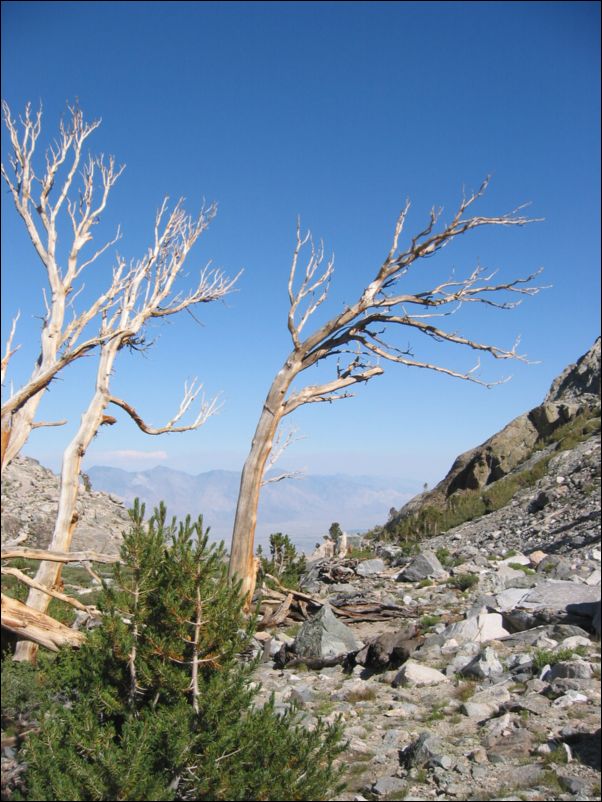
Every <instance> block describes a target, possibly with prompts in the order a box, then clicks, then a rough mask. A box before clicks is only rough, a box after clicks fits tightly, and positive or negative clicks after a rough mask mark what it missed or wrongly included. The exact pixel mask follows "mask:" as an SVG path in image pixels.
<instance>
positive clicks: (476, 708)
mask: <svg viewBox="0 0 602 802" xmlns="http://www.w3.org/2000/svg"><path fill="white" fill-rule="evenodd" d="M461 709H462V712H463V713H464V715H465V716H468V718H473V719H475V720H476V721H478V722H482V721H487V720H488V719H490V718H492V716H495V714H496V713H497V712H498V711H499V709H500V708H499V706H498V705H496V704H493V703H492V704H485V703H484V702H481V703H479V702H464V704H463V705H462V708H461Z"/></svg>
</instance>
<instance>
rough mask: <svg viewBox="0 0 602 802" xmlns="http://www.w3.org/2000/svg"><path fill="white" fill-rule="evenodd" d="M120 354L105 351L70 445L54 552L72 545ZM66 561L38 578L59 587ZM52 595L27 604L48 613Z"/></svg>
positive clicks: (31, 646) (28, 652)
mask: <svg viewBox="0 0 602 802" xmlns="http://www.w3.org/2000/svg"><path fill="white" fill-rule="evenodd" d="M116 355H117V346H116V345H115V344H112V345H111V346H108V347H107V348H106V349H104V350H103V353H102V356H101V366H100V369H99V377H100V381H99V383H98V385H97V388H96V392H95V393H94V396H93V398H92V400H91V402H90V404H89V406H88V409H87V410H86V412H85V413H84V414H83V415H82V420H81V423H80V425H79V428H78V430H77V432H76V434H75V437H74V438H73V439H72V440H71V442H70V443H69V445H68V446H67V448H66V450H65V453H64V455H63V465H62V469H61V484H60V495H59V507H58V514H57V518H56V521H55V525H54V532H53V535H52V540H51V541H50V545H49V546H48V549H49V550H50V551H63V552H68V551H69V549H70V548H71V541H72V540H73V533H74V531H75V526H76V524H77V511H76V504H77V495H78V489H79V472H80V468H81V462H82V458H83V456H84V454H85V453H86V451H87V449H88V446H89V445H90V442H91V441H92V438H93V437H94V435H95V434H96V432H97V431H98V427H99V426H100V422H101V420H102V415H103V412H104V410H105V408H106V406H107V404H108V403H109V401H108V387H109V385H108V382H109V377H110V374H111V369H112V367H113V362H114V361H115V356H116ZM61 571H62V564H61V563H56V562H50V561H46V560H45V561H43V562H41V563H40V567H39V568H38V570H37V573H36V576H35V580H36V582H38V583H39V584H40V585H43V586H44V587H46V588H50V589H52V588H56V587H57V586H58V584H59V582H60V578H61ZM50 600H51V599H50V596H48V594H46V593H43V592H42V591H39V590H35V589H34V588H32V589H31V590H30V591H29V594H28V596H27V606H28V607H29V608H30V609H32V610H37V611H38V612H41V613H45V612H46V610H47V609H48V605H49V604H50ZM37 650H38V646H37V644H35V643H26V642H22V643H18V644H17V647H16V650H15V655H14V660H16V661H28V662H33V661H34V660H35V656H36V654H37Z"/></svg>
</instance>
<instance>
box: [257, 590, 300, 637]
mask: <svg viewBox="0 0 602 802" xmlns="http://www.w3.org/2000/svg"><path fill="white" fill-rule="evenodd" d="M292 601H293V594H292V593H289V594H288V596H287V597H286V599H284V601H283V602H282V603H281V604H280V606H279V607H277V608H276V610H274V612H272V611H271V610H268V612H267V614H266V615H265V616H264V617H263V620H262V621H261V624H260V626H261V629H265V628H266V627H277V626H279V625H280V624H282V622H283V621H284V619H285V618H286V617H287V615H288V611H289V609H290V606H291V603H292Z"/></svg>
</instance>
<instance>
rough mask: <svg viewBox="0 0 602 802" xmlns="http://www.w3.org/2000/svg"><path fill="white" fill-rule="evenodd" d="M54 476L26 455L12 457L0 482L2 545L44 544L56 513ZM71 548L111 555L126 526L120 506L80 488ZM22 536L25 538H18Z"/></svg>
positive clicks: (91, 491) (123, 512)
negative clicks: (77, 516)
mask: <svg viewBox="0 0 602 802" xmlns="http://www.w3.org/2000/svg"><path fill="white" fill-rule="evenodd" d="M58 488H59V478H58V476H56V474H54V473H52V471H50V470H48V468H44V467H43V466H42V465H40V463H39V462H38V461H37V460H35V459H31V458H30V457H16V459H14V460H13V462H12V463H11V464H10V465H9V466H8V468H7V469H6V471H5V478H4V479H3V480H2V543H5V542H7V541H8V542H14V541H17V540H18V541H19V543H20V544H21V545H26V546H30V547H31V548H45V547H46V546H47V545H48V543H49V542H50V538H51V537H52V532H53V529H54V521H55V518H56V511H57V505H58V502H57V499H58ZM80 490H81V492H80V496H79V499H78V503H77V512H78V515H79V521H78V523H77V527H76V529H75V535H74V538H73V546H72V548H73V550H74V551H80V550H85V549H94V550H95V551H99V552H102V553H104V554H116V553H117V552H118V551H119V545H120V543H121V533H122V532H123V530H124V529H126V528H127V527H128V525H129V517H128V514H127V510H126V509H125V507H124V506H123V504H122V502H121V501H120V500H119V499H117V498H115V497H113V496H110V495H108V494H107V493H101V492H97V491H95V490H86V488H85V487H84V486H83V485H82V487H81V488H80ZM23 536H25V537H23Z"/></svg>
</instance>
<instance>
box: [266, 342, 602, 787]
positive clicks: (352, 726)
mask: <svg viewBox="0 0 602 802" xmlns="http://www.w3.org/2000/svg"><path fill="white" fill-rule="evenodd" d="M599 359H600V341H599V340H598V341H597V342H596V343H595V344H594V347H593V348H592V349H591V350H590V351H589V352H588V354H586V355H585V356H584V357H582V358H581V359H580V360H579V361H578V363H577V364H576V365H574V366H570V367H569V368H568V369H567V370H566V371H564V372H563V374H562V375H561V376H560V377H559V378H558V379H557V380H556V381H555V382H554V383H553V385H552V387H551V389H550V392H549V393H548V395H547V397H546V399H545V401H544V403H543V404H542V405H541V406H540V407H537V408H536V409H535V410H531V412H530V413H527V414H526V415H524V416H521V417H520V418H518V419H517V420H516V421H513V422H512V423H511V424H509V426H507V427H506V428H505V429H504V430H503V431H502V432H500V433H499V434H498V435H496V436H495V437H493V438H491V439H490V440H488V441H487V442H486V443H484V444H483V445H482V446H479V447H478V448H476V449H473V450H472V451H471V452H468V453H467V454H465V455H462V456H461V457H459V458H458V460H456V462H455V463H454V466H453V468H452V470H451V471H450V473H449V474H448V476H447V477H446V478H445V479H444V481H443V482H442V483H441V484H440V485H439V486H438V487H437V488H435V490H434V491H432V492H431V493H429V494H423V495H422V496H420V497H418V499H417V500H415V501H414V502H410V504H408V505H406V507H405V508H404V509H403V510H402V511H401V513H400V515H399V516H398V520H397V521H395V520H393V524H394V526H391V527H389V526H387V527H384V528H382V527H381V528H378V529H377V530H376V534H377V535H380V537H381V539H380V540H379V539H377V540H373V541H371V542H369V543H368V545H369V546H370V547H371V548H372V549H373V551H374V554H373V557H372V559H367V560H363V561H361V562H358V560H357V559H355V560H354V559H350V558H346V559H338V560H334V561H333V560H326V559H318V560H316V561H314V562H312V563H310V568H309V571H308V573H307V575H306V576H305V578H304V585H303V590H304V591H306V592H307V593H309V594H310V596H311V597H312V598H313V601H312V602H309V601H308V597H303V599H302V597H299V598H300V599H301V600H302V604H303V605H307V604H311V605H312V606H311V612H312V613H313V616H312V618H311V619H310V620H309V621H307V622H305V623H303V624H299V623H298V624H293V619H294V618H297V619H300V618H301V617H302V616H301V615H298V614H295V613H293V614H291V615H289V618H288V619H286V620H285V621H284V624H283V626H281V627H280V628H273V627H272V628H269V627H268V628H267V631H265V632H260V633H259V634H258V636H257V641H256V648H257V651H261V653H262V655H263V660H264V662H263V663H262V665H261V666H260V668H259V670H258V672H257V680H258V681H259V682H261V684H262V689H261V693H260V697H259V702H258V703H262V702H263V701H265V700H266V699H267V698H268V695H269V694H270V693H272V692H274V693H275V694H276V699H277V703H278V704H279V705H280V706H281V707H282V708H285V707H286V706H288V705H290V704H293V703H296V704H298V705H300V707H301V710H302V713H303V717H304V724H305V726H308V727H313V726H314V725H315V722H316V717H317V716H324V715H325V716H326V717H327V718H329V719H331V720H334V718H336V717H337V716H341V717H342V719H343V722H344V725H345V728H346V733H347V737H348V739H349V747H348V751H347V755H346V757H345V768H346V779H347V783H348V786H347V790H346V792H345V793H344V794H342V795H341V796H340V797H339V799H341V800H353V799H355V800H363V799H367V800H368V799H384V800H395V799H406V800H430V799H437V800H454V799H458V800H486V799H497V800H518V799H520V800H556V799H558V800H590V799H598V798H599V797H600V702H601V693H600V580H601V571H600V560H601V551H600V438H599V434H598V433H597V431H596V430H597V429H599V411H598V413H597V416H598V417H597V423H596V412H595V411H594V408H595V406H596V404H598V405H599V398H598V397H597V394H598V393H599V388H600V365H599ZM584 413H585V415H584ZM592 432H593V433H592ZM484 489H486V490H487V492H489V493H491V496H490V497H487V496H486V498H490V500H492V502H493V501H495V500H497V501H499V500H500V499H502V501H503V503H502V502H500V504H499V507H497V508H496V506H495V504H493V503H492V507H491V508H490V510H489V514H486V515H474V514H471V515H470V516H469V517H470V520H464V521H463V522H462V523H461V524H460V525H458V526H456V527H453V528H451V529H449V530H448V531H445V532H441V529H440V528H439V529H437V528H436V527H435V531H436V535H435V536H433V537H430V538H423V539H422V540H420V541H419V540H417V539H415V538H413V537H412V529H411V527H408V528H407V529H406V530H405V534H404V535H403V537H401V538H399V531H400V530H399V528H398V527H399V519H401V520H402V521H403V519H404V517H405V519H406V520H407V521H410V522H412V521H415V522H419V521H420V520H421V519H420V517H419V516H420V511H421V510H424V509H429V508H430V509H432V508H433V506H436V505H437V504H438V503H442V502H441V500H443V501H444V502H445V500H446V499H447V498H449V497H450V496H454V495H455V494H457V496H456V497H461V498H464V499H466V498H479V499H480V498H481V496H480V495H479V494H480V493H481V492H483V490H484ZM508 493H510V495H509V497H508V498H506V495H508ZM504 494H505V495H504ZM466 509H468V507H467V508H466ZM475 509H476V508H475ZM473 512H474V510H473ZM432 520H433V521H434V522H435V523H437V521H438V520H440V519H437V518H435V517H434V518H433V519H432ZM389 523H390V524H391V521H390V522H389ZM396 527H397V529H396ZM395 534H397V535H398V539H397V540H395V539H394V536H395ZM387 535H389V539H388V540H386V539H382V538H386V536H387ZM320 605H321V606H320ZM293 609H295V612H298V611H300V612H301V613H303V611H304V609H306V608H304V607H303V606H302V605H301V604H300V605H299V607H297V608H291V610H293ZM379 609H380V610H382V611H385V612H386V615H381V616H379V615H378V613H377V614H375V613H374V611H377V610H379ZM316 610H319V612H317V614H316ZM361 610H363V611H372V612H370V613H367V614H365V615H364V620H361V615H360V619H359V620H358V619H357V618H356V619H355V620H354V619H353V615H354V614H356V615H357V612H358V611H361ZM332 611H335V612H336V613H337V615H338V616H339V617H338V619H337V618H336V617H335V616H334V615H333V614H332ZM379 617H380V618H381V620H378V619H379ZM342 620H345V621H346V626H345V625H343V623H342ZM287 625H288V629H287V628H286V626H287ZM299 627H300V629H299Z"/></svg>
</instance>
